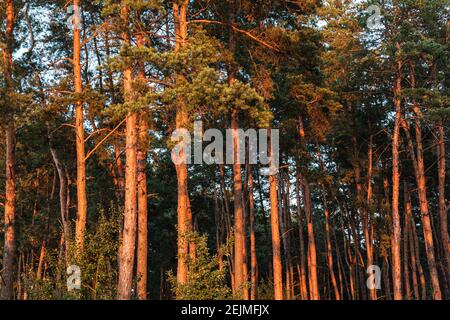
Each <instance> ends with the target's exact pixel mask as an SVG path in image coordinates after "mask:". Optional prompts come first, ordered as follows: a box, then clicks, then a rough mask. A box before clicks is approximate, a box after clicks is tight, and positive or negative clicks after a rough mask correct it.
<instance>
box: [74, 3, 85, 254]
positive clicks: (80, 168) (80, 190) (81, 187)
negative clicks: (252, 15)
mask: <svg viewBox="0 0 450 320" xmlns="http://www.w3.org/2000/svg"><path fill="white" fill-rule="evenodd" d="M73 7H74V10H75V16H74V24H73V76H74V77H73V79H74V87H75V94H76V95H80V94H81V93H82V91H83V85H82V80H81V63H80V50H81V43H80V42H81V30H80V29H81V23H80V17H81V9H80V0H73ZM83 121H84V117H83V101H81V100H80V98H79V97H78V99H77V101H76V103H75V136H76V148H77V220H76V225H75V238H76V240H75V243H76V248H77V253H79V252H82V251H83V248H84V235H85V232H86V212H87V198H86V163H85V149H84V124H83Z"/></svg>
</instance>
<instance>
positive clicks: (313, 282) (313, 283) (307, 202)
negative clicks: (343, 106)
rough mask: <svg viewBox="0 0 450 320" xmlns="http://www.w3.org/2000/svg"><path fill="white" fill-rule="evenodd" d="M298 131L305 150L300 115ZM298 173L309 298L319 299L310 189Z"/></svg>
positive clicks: (306, 181) (303, 130)
mask: <svg viewBox="0 0 450 320" xmlns="http://www.w3.org/2000/svg"><path fill="white" fill-rule="evenodd" d="M298 132H299V136H300V139H301V143H302V145H303V148H304V149H305V151H306V140H305V138H306V136H305V129H304V125H303V119H302V118H301V117H299V121H298ZM298 174H299V177H300V182H301V186H302V195H303V205H304V207H305V216H306V225H307V231H308V269H309V270H308V271H309V272H308V273H309V284H310V286H309V290H310V293H309V294H310V299H311V300H320V294H319V282H318V277H317V253H316V243H315V237H314V225H313V221H312V205H311V191H310V189H309V182H308V179H307V178H306V176H304V175H303V174H302V173H301V172H300V171H299V172H298Z"/></svg>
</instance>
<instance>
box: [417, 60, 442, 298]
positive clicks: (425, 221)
mask: <svg viewBox="0 0 450 320" xmlns="http://www.w3.org/2000/svg"><path fill="white" fill-rule="evenodd" d="M410 78H411V79H410V80H411V87H412V88H413V89H414V88H415V87H416V79H415V71H414V65H413V64H412V63H411V64H410ZM413 111H414V114H415V132H416V145H417V149H416V151H417V152H416V158H417V172H416V179H417V188H418V194H419V202H420V204H419V207H420V212H421V215H422V226H423V236H424V240H425V251H426V255H427V262H428V269H429V271H430V277H431V284H432V290H433V298H434V299H435V300H441V299H442V294H441V288H440V286H439V276H438V271H437V267H436V259H435V249H434V241H433V231H432V226H431V218H430V211H429V206H428V199H427V187H426V178H425V162H424V158H423V143H422V129H421V124H420V118H421V112H420V108H419V105H418V104H417V103H416V102H415V101H413Z"/></svg>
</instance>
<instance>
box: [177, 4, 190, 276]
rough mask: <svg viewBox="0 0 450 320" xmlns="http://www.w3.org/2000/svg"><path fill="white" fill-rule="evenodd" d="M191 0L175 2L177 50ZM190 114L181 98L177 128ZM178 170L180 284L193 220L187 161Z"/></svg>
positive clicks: (183, 37) (183, 39) (183, 154)
mask: <svg viewBox="0 0 450 320" xmlns="http://www.w3.org/2000/svg"><path fill="white" fill-rule="evenodd" d="M188 5H189V1H187V0H183V1H181V2H180V4H178V3H174V4H173V16H174V25H175V52H179V51H180V50H183V49H184V48H185V47H186V46H187V40H188V31H187V30H188V29H187V9H188ZM177 81H180V82H181V81H185V79H184V78H183V76H181V75H180V76H179V77H178V79H177ZM188 121H189V116H188V113H187V110H186V105H185V104H184V102H183V101H182V99H181V97H180V99H179V103H178V108H177V112H176V119H175V122H176V123H175V126H176V128H177V129H183V128H184V129H186V128H187V125H188ZM179 156H180V157H181V158H182V159H185V157H186V150H185V149H184V148H181V150H180V153H179ZM175 168H176V171H177V185H178V207H177V213H178V265H177V282H178V284H186V283H187V281H188V264H187V259H188V255H189V242H188V239H187V236H188V233H189V230H191V223H192V222H191V221H190V219H189V218H190V214H189V210H190V208H189V193H188V173H187V164H186V161H183V162H182V163H180V164H177V165H176V166H175Z"/></svg>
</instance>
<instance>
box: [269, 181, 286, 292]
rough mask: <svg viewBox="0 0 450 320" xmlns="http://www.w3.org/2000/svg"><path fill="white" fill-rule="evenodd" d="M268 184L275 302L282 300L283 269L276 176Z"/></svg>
mask: <svg viewBox="0 0 450 320" xmlns="http://www.w3.org/2000/svg"><path fill="white" fill-rule="evenodd" d="M269 182H270V225H271V228H272V252H273V286H274V293H275V300H283V270H282V269H283V268H282V264H281V242H280V224H279V216H278V194H277V176H276V175H275V174H274V175H271V176H270V177H269Z"/></svg>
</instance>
